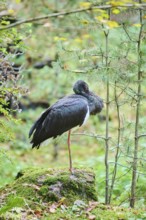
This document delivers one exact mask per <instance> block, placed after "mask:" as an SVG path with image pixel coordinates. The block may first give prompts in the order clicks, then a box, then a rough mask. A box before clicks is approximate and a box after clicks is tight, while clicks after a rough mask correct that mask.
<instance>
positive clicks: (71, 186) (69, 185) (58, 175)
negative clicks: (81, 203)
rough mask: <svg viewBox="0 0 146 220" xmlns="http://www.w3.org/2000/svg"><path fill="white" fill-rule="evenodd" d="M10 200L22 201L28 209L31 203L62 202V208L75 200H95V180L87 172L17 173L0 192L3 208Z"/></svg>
mask: <svg viewBox="0 0 146 220" xmlns="http://www.w3.org/2000/svg"><path fill="white" fill-rule="evenodd" d="M13 196H14V197H19V198H23V199H24V200H25V201H27V202H28V203H29V205H30V207H31V204H34V203H40V202H41V203H43V202H45V203H46V202H53V201H59V200H61V199H62V198H64V199H65V200H66V204H71V203H73V202H74V201H75V200H78V199H82V200H85V201H89V200H97V193H96V191H95V176H94V174H93V172H92V171H89V170H79V169H75V170H74V174H71V173H70V172H69V171H67V170H57V169H56V170H55V169H44V168H43V169H41V168H40V169H35V168H34V169H32V168H31V169H27V170H24V171H21V172H19V173H18V175H17V179H16V180H15V181H14V182H13V183H12V184H10V185H8V186H6V187H5V188H3V189H1V191H0V200H1V204H6V203H7V202H8V201H9V199H10V197H13ZM1 208H3V205H2V207H1Z"/></svg>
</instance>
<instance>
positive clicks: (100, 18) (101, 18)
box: [95, 16, 103, 21]
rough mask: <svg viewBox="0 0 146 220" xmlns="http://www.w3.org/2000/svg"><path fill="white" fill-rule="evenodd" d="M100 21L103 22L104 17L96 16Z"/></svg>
mask: <svg viewBox="0 0 146 220" xmlns="http://www.w3.org/2000/svg"><path fill="white" fill-rule="evenodd" d="M95 18H96V19H97V20H98V21H103V17H102V16H96V17H95Z"/></svg>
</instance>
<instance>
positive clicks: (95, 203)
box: [86, 201, 99, 213]
mask: <svg viewBox="0 0 146 220" xmlns="http://www.w3.org/2000/svg"><path fill="white" fill-rule="evenodd" d="M98 204H99V202H92V201H90V202H89V206H88V207H87V209H86V212H87V213H88V212H91V211H92V210H93V209H94V208H96V207H97V206H98Z"/></svg>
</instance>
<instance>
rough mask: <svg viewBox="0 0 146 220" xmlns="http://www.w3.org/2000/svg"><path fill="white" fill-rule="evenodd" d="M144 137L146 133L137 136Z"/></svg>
mask: <svg viewBox="0 0 146 220" xmlns="http://www.w3.org/2000/svg"><path fill="white" fill-rule="evenodd" d="M141 137H146V134H140V135H138V137H137V138H141Z"/></svg>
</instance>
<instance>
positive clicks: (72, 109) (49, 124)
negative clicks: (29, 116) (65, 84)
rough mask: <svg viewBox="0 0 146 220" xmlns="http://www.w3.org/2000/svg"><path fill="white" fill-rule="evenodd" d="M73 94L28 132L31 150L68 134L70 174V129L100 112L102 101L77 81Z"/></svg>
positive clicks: (82, 83)
mask: <svg viewBox="0 0 146 220" xmlns="http://www.w3.org/2000/svg"><path fill="white" fill-rule="evenodd" d="M73 91H74V93H75V94H72V95H69V96H65V97H64V98H61V99H60V100H58V101H57V102H56V103H55V104H54V105H52V106H51V107H49V108H48V109H47V110H46V111H45V112H43V113H42V115H41V116H40V117H39V118H38V120H37V121H36V122H35V123H34V125H33V126H32V127H31V129H30V131H29V137H31V135H33V136H32V140H31V142H30V143H32V148H34V147H36V148H37V149H38V148H39V147H40V144H41V143H42V142H43V141H45V140H46V139H48V138H52V137H53V138H56V137H57V136H59V135H62V134H63V133H64V132H66V131H69V132H68V151H69V162H70V171H71V173H72V158H71V150H70V134H71V129H72V128H74V127H76V126H81V125H83V124H84V123H85V121H86V120H87V118H88V117H89V115H95V114H97V113H99V112H101V110H102V108H103V101H102V99H101V98H100V97H99V96H97V95H95V94H94V93H93V92H91V91H90V90H89V87H88V84H87V83H86V82H84V81H82V80H78V81H77V82H76V83H75V84H74V86H73Z"/></svg>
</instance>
